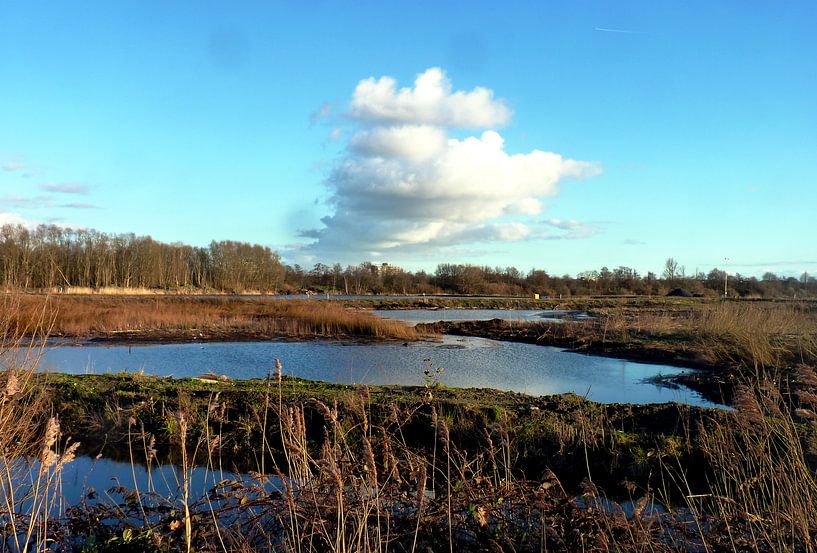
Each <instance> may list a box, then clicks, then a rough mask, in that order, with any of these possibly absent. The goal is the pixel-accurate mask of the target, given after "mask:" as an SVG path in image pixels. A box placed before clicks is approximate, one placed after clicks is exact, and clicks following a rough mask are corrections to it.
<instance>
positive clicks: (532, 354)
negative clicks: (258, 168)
mask: <svg viewBox="0 0 817 553" xmlns="http://www.w3.org/2000/svg"><path fill="white" fill-rule="evenodd" d="M276 357H278V358H280V359H281V361H282V362H283V364H284V371H285V372H286V373H288V374H291V375H294V376H299V377H303V378H309V379H313V380H323V381H328V382H338V383H347V384H401V385H422V384H423V374H422V373H423V369H424V368H426V367H427V366H429V365H430V366H432V367H433V368H436V367H444V368H445V373H444V376H443V379H442V384H443V385H445V386H451V387H457V388H495V389H499V390H509V391H515V392H522V393H526V394H531V395H547V394H559V393H565V392H575V393H577V394H581V395H587V397H588V398H590V399H592V400H594V401H599V402H604V403H618V402H626V403H663V402H668V401H677V402H683V403H689V404H692V405H701V406H713V405H714V404H712V403H710V402H708V401H705V400H703V399H702V398H701V397H700V396H699V395H698V394H697V393H695V392H693V391H691V390H688V389H684V388H681V389H669V388H667V387H664V386H661V385H658V384H656V383H654V382H650V381H647V380H646V379H650V378H652V377H655V376H670V375H674V374H679V373H681V372H683V371H684V369H680V368H678V367H671V366H666V365H648V364H643V363H634V362H630V361H625V360H621V359H611V358H605V357H596V356H589V355H582V354H577V353H571V352H566V351H564V350H561V349H559V348H554V347H545V346H537V345H532V344H522V343H515V342H499V341H494V340H487V339H483V338H470V337H469V338H465V337H454V336H445V337H444V339H443V340H442V342H420V343H409V344H398V343H378V344H347V343H340V342H327V341H310V342H243V343H240V342H239V343H235V342H232V343H203V344H163V345H146V346H81V347H72V346H57V347H52V348H50V349H48V350H47V351H46V352H45V354H44V355H43V357H42V359H41V360H40V366H41V367H42V368H44V369H46V370H50V371H59V372H68V373H110V372H123V371H124V372H134V371H144V372H145V373H147V374H154V375H159V376H174V377H177V378H178V377H189V376H198V375H201V374H203V373H206V372H215V373H218V374H224V375H226V376H228V377H230V378H233V379H244V378H261V377H265V376H266V375H267V374H268V371H269V370H270V368H271V367H272V366H273V363H274V359H275V358H276Z"/></svg>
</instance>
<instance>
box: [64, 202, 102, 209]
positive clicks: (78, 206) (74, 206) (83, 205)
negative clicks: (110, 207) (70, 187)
mask: <svg viewBox="0 0 817 553" xmlns="http://www.w3.org/2000/svg"><path fill="white" fill-rule="evenodd" d="M57 207H64V208H67V209H102V208H101V207H99V206H98V205H94V204H86V203H69V204H60V205H58V206H57Z"/></svg>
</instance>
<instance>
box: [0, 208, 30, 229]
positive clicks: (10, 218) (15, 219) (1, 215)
mask: <svg viewBox="0 0 817 553" xmlns="http://www.w3.org/2000/svg"><path fill="white" fill-rule="evenodd" d="M3 225H22V226H24V227H33V226H34V224H33V223H32V222H30V221H27V220H26V219H25V218H24V217H23V216H22V215H20V214H19V213H13V212H8V211H7V212H1V211H0V227H2V226H3Z"/></svg>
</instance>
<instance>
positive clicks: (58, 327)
mask: <svg viewBox="0 0 817 553" xmlns="http://www.w3.org/2000/svg"><path fill="white" fill-rule="evenodd" d="M2 301H4V302H5V303H6V304H7V305H9V306H12V305H13V306H14V308H13V309H11V308H9V312H11V313H13V316H12V317H13V320H12V321H11V323H12V324H13V325H14V326H15V327H16V328H20V329H26V328H34V327H35V326H36V325H38V324H42V323H43V322H44V323H45V324H47V325H48V327H49V331H50V334H51V336H62V337H73V338H81V339H98V340H116V341H157V340H160V341H188V340H262V339H278V338H314V337H319V338H364V339H393V340H416V339H418V338H420V337H422V335H421V334H419V333H418V332H417V330H416V329H414V328H412V327H409V326H408V325H405V324H403V323H401V322H399V321H392V320H384V319H381V318H379V317H376V316H374V315H372V314H371V313H368V312H366V311H361V310H353V309H347V308H345V307H343V306H342V305H340V304H338V303H334V302H327V301H306V300H274V301H265V300H264V299H263V298H253V299H244V298H239V297H224V298H202V297H180V296H162V297H158V296H157V297H152V298H150V297H143V296H123V297H118V296H38V295H17V296H6V297H5V298H4V299H3V300H2Z"/></svg>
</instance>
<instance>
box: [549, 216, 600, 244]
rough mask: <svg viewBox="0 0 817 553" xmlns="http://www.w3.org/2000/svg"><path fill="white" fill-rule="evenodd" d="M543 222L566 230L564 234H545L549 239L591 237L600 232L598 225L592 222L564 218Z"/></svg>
mask: <svg viewBox="0 0 817 553" xmlns="http://www.w3.org/2000/svg"><path fill="white" fill-rule="evenodd" d="M542 224H544V225H546V226H549V227H552V228H555V229H559V230H562V231H565V232H564V234H548V235H546V236H545V238H547V239H548V240H578V239H582V238H590V237H591V236H595V235H596V234H598V232H599V228H598V226H597V225H594V224H590V223H582V222H580V221H575V220H573V219H570V220H568V221H565V220H563V219H548V220H547V221H542Z"/></svg>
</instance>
